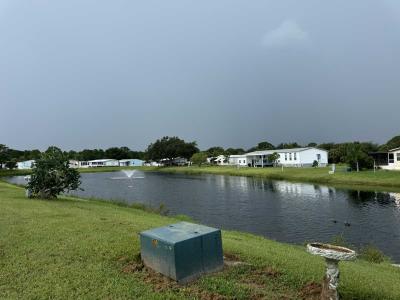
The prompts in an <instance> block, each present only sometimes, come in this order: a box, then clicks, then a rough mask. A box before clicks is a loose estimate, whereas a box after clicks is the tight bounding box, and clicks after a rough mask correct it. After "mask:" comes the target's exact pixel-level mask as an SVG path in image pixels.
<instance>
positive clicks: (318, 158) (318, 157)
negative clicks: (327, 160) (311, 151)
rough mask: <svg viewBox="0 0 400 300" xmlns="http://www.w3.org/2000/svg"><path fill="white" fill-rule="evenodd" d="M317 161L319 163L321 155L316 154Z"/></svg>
mask: <svg viewBox="0 0 400 300" xmlns="http://www.w3.org/2000/svg"><path fill="white" fill-rule="evenodd" d="M317 160H318V161H320V160H321V154H319V153H318V154H317Z"/></svg>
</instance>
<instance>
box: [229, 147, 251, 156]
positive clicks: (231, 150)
mask: <svg viewBox="0 0 400 300" xmlns="http://www.w3.org/2000/svg"><path fill="white" fill-rule="evenodd" d="M245 152H246V151H244V149H242V148H228V149H226V150H225V154H226V155H238V154H244V153H245Z"/></svg>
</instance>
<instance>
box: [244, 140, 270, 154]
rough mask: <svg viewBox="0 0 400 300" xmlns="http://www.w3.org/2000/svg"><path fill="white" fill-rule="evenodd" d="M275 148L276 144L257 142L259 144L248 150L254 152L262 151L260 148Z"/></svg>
mask: <svg viewBox="0 0 400 300" xmlns="http://www.w3.org/2000/svg"><path fill="white" fill-rule="evenodd" d="M273 149H275V146H274V145H272V144H271V143H270V142H267V141H265V142H260V143H258V144H257V146H255V147H252V148H250V149H248V150H247V151H248V152H253V151H260V150H273Z"/></svg>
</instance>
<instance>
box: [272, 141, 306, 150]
mask: <svg viewBox="0 0 400 300" xmlns="http://www.w3.org/2000/svg"><path fill="white" fill-rule="evenodd" d="M300 147H301V145H299V144H297V143H296V142H293V143H280V144H279V145H278V146H276V149H291V148H300Z"/></svg>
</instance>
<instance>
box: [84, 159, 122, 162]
mask: <svg viewBox="0 0 400 300" xmlns="http://www.w3.org/2000/svg"><path fill="white" fill-rule="evenodd" d="M106 161H117V160H116V159H111V158H104V159H94V160H89V162H106Z"/></svg>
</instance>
